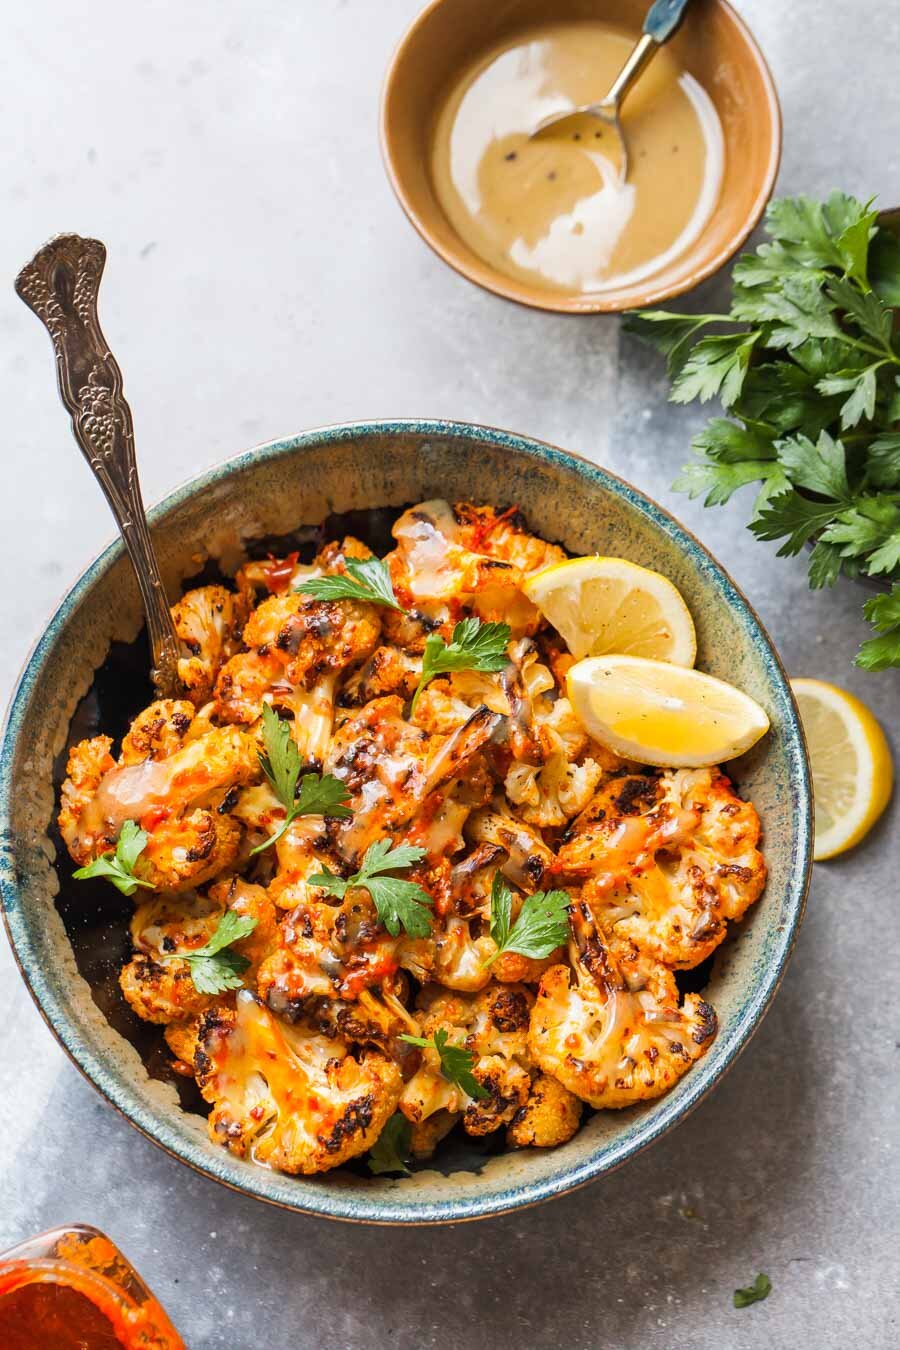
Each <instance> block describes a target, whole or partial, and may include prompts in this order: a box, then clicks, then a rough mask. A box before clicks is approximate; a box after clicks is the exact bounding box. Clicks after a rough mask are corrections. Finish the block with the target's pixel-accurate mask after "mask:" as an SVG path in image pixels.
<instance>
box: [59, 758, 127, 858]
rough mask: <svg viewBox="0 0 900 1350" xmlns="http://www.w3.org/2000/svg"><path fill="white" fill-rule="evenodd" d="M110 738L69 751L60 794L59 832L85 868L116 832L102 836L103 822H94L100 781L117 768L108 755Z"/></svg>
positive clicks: (109, 842) (114, 840) (111, 840)
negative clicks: (94, 806)
mask: <svg viewBox="0 0 900 1350" xmlns="http://www.w3.org/2000/svg"><path fill="white" fill-rule="evenodd" d="M111 748H112V737H111V736H94V737H93V738H92V739H91V740H89V741H79V742H78V744H77V745H73V746H72V748H71V749H70V751H69V757H68V760H67V762H66V777H65V781H64V782H63V785H62V789H61V791H60V797H61V802H60V808H59V822H58V823H59V832H60V834H61V835H62V837H63V841H64V843H65V845H66V848H67V849H68V850H69V852H70V854H71V855H72V857H73V858H74V860H75V862H77V863H80V864H84V863H86V862H90V860H91V858H92V857H93V856H94V849H95V848H96V851H97V853H102V852H103V851H104V850H105V849H107V848H110V847H112V845H113V844H115V842H116V837H117V834H118V831H115V833H113V834H112V835H110V834H109V831H108V830H107V833H106V834H104V833H103V822H102V821H96V820H95V814H96V813H95V812H94V811H93V803H94V798H95V797H96V795H97V789H98V788H99V787H100V784H101V783H102V782H103V779H104V778H105V777H106V775H107V774H108V773H110V772H111V771H112V770H113V769H115V767H116V762H115V760H114V759H113V757H112V755H111V754H110V753H109V752H110V750H111Z"/></svg>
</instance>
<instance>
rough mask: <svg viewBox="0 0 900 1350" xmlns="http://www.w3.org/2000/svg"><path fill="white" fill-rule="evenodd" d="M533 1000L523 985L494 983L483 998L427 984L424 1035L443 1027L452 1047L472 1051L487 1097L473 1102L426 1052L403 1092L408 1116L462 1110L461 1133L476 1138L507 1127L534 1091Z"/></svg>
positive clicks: (422, 999)
mask: <svg viewBox="0 0 900 1350" xmlns="http://www.w3.org/2000/svg"><path fill="white" fill-rule="evenodd" d="M532 997H533V996H532V994H531V993H530V992H529V991H528V990H527V989H525V988H524V986H520V987H516V986H509V985H498V984H493V985H491V987H490V988H488V989H485V990H484V992H482V993H480V994H475V995H464V994H447V993H446V992H445V991H444V990H443V989H441V988H440V986H439V985H426V986H425V988H424V989H423V990H422V993H421V995H420V998H419V1005H420V1008H421V1010H422V1015H421V1017H420V1019H419V1021H420V1025H421V1027H422V1035H423V1036H426V1037H428V1036H433V1034H434V1032H435V1031H436V1030H438V1029H439V1028H444V1029H446V1030H447V1031H448V1032H449V1041H450V1043H451V1044H455V1045H459V1046H461V1047H463V1048H464V1049H466V1050H468V1051H470V1052H471V1054H472V1055H473V1073H474V1076H475V1078H476V1079H477V1080H478V1082H479V1083H480V1084H481V1086H482V1088H484V1089H485V1091H486V1093H487V1095H486V1096H484V1097H477V1098H476V1097H472V1098H470V1097H469V1096H468V1095H467V1094H466V1093H465V1092H464V1091H463V1090H462V1088H460V1087H458V1086H457V1085H456V1084H454V1083H451V1082H450V1081H449V1080H448V1079H446V1078H445V1077H444V1075H443V1074H442V1072H441V1064H440V1058H439V1056H438V1054H437V1052H436V1051H435V1050H434V1049H432V1048H430V1047H428V1048H426V1049H425V1050H423V1052H422V1064H421V1067H420V1068H419V1070H418V1071H417V1072H416V1073H415V1074H414V1075H413V1077H412V1078H411V1079H410V1080H409V1082H408V1083H407V1084H406V1087H405V1088H404V1090H403V1095H402V1097H401V1099H400V1110H401V1111H402V1112H403V1113H404V1115H405V1116H407V1118H408V1119H410V1120H412V1121H414V1122H422V1121H425V1120H427V1119H428V1118H429V1116H431V1115H433V1114H434V1113H436V1112H439V1111H449V1112H450V1113H457V1112H460V1111H461V1112H462V1123H463V1128H464V1129H465V1130H466V1132H467V1133H468V1134H472V1135H483V1134H490V1133H492V1132H493V1131H494V1130H496V1129H499V1127H500V1126H501V1125H505V1124H508V1123H509V1122H510V1121H511V1120H512V1119H513V1117H514V1116H515V1114H516V1112H517V1111H519V1110H520V1109H521V1107H522V1106H524V1104H525V1103H526V1102H527V1100H528V1095H529V1092H530V1090H531V1078H532V1073H531V1067H530V1061H529V1060H528V1050H527V1032H528V1014H529V1009H530V1006H531V1001H532Z"/></svg>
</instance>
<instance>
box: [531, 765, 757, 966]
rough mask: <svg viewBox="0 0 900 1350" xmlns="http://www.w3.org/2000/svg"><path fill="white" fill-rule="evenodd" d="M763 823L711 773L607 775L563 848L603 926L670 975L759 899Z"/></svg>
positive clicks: (694, 961) (701, 954) (706, 949)
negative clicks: (662, 964) (660, 964)
mask: <svg viewBox="0 0 900 1350" xmlns="http://www.w3.org/2000/svg"><path fill="white" fill-rule="evenodd" d="M758 840H759V818H758V817H757V815H756V812H755V811H754V809H753V807H752V806H750V804H749V803H748V802H743V801H741V799H740V798H739V797H738V796H737V795H736V794H735V792H734V789H733V788H732V786H731V783H730V782H729V780H728V779H727V778H726V777H725V775H724V774H723V773H721V771H719V770H717V769H680V770H675V771H669V772H666V773H663V774H659V775H652V774H643V775H642V774H629V775H627V776H625V777H619V778H615V779H613V780H612V781H611V782H610V783H608V784H607V785H606V787H604V788H603V789H602V791H601V792H600V793H599V794H598V795H597V796H596V797H595V798H594V800H593V802H592V803H591V804H590V807H589V808H588V809H587V811H585V813H584V815H583V816H582V817H580V818H579V819H578V820H577V821H575V824H574V826H573V829H572V831H571V834H570V837H569V838H568V839H567V841H566V843H565V844H564V845H563V846H562V848H561V849H560V851H559V857H558V867H559V870H560V871H561V872H562V873H563V874H564V875H565V874H568V875H570V876H580V877H586V878H587V880H586V884H585V886H584V889H583V897H584V899H585V900H586V901H587V902H588V903H589V904H590V906H591V909H592V911H593V914H594V917H595V918H596V920H597V922H598V923H599V925H600V927H601V928H602V929H603V930H604V931H606V932H609V933H610V934H614V935H615V936H616V937H619V938H626V939H630V940H631V941H633V942H635V943H637V945H638V946H639V947H640V948H642V950H644V951H646V952H647V953H649V955H651V956H652V957H654V959H655V960H657V961H663V962H665V963H666V964H667V965H669V966H671V967H672V968H674V969H680V970H684V969H690V968H691V967H692V966H696V965H698V964H699V963H700V962H701V961H703V960H705V959H706V958H707V957H708V956H709V955H710V954H711V953H712V952H713V951H714V950H715V949H716V947H717V946H718V945H719V943H720V942H721V941H722V939H723V938H724V937H725V932H726V924H727V921H728V920H732V921H734V920H738V919H740V918H742V917H743V915H744V914H745V912H746V910H747V908H748V907H749V906H750V905H751V904H752V903H753V902H754V900H756V899H757V898H758V897H759V895H760V894H761V892H762V890H763V887H764V885H765V879H766V869H765V863H764V862H763V859H762V855H761V854H760V853H759V851H758V849H757V847H756V845H757V842H758Z"/></svg>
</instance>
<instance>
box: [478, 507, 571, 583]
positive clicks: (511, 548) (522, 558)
mask: <svg viewBox="0 0 900 1350" xmlns="http://www.w3.org/2000/svg"><path fill="white" fill-rule="evenodd" d="M453 514H454V516H455V517H456V520H457V524H458V534H459V538H460V540H461V542H462V543H463V544H465V546H466V548H469V549H472V551H473V552H475V553H486V554H488V556H489V557H491V558H499V559H501V561H503V562H507V563H511V564H512V566H513V567H518V568H519V570H520V571H521V572H524V573H525V575H526V576H528V575H530V574H531V573H532V572H540V571H542V570H543V569H544V568H545V567H551V566H552V565H553V564H554V563H560V562H565V560H566V556H567V555H566V551H565V549H562V548H560V547H559V545H558V544H548V543H547V542H546V540H544V539H540V538H539V537H538V536H537V535H536V534H530V533H529V532H528V530H527V528H526V523H525V517H524V516H523V515H522V512H521V511H520V510H519V508H518V507H517V506H512V507H510V508H509V510H507V511H497V510H496V508H495V507H493V506H475V505H473V503H472V502H457V503H456V504H455V506H454V507H453Z"/></svg>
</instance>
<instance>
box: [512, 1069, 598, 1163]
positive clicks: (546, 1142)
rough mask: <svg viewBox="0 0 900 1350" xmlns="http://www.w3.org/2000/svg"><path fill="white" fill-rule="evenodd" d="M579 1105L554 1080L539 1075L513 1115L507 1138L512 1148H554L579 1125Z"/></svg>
mask: <svg viewBox="0 0 900 1350" xmlns="http://www.w3.org/2000/svg"><path fill="white" fill-rule="evenodd" d="M582 1109H583V1108H582V1104H581V1102H580V1101H579V1099H578V1098H577V1097H576V1096H575V1094H574V1093H573V1092H570V1091H569V1090H568V1088H565V1087H563V1085H562V1083H560V1081H559V1080H558V1079H557V1078H551V1077H550V1075H549V1074H546V1073H542V1074H538V1076H537V1078H536V1079H535V1080H534V1082H533V1083H532V1085H531V1092H530V1094H529V1097H528V1101H527V1102H526V1103H525V1105H524V1106H522V1107H520V1109H519V1110H518V1111H517V1112H516V1114H515V1115H514V1116H513V1118H512V1121H511V1122H510V1126H509V1129H508V1130H507V1133H506V1137H507V1139H508V1141H509V1143H510V1144H511V1145H512V1146H513V1147H514V1148H555V1147H556V1146H557V1145H558V1144H564V1143H565V1142H566V1141H567V1140H568V1139H571V1138H572V1135H573V1134H574V1133H575V1132H576V1130H577V1129H578V1126H579V1124H580V1123H581V1112H582Z"/></svg>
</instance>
